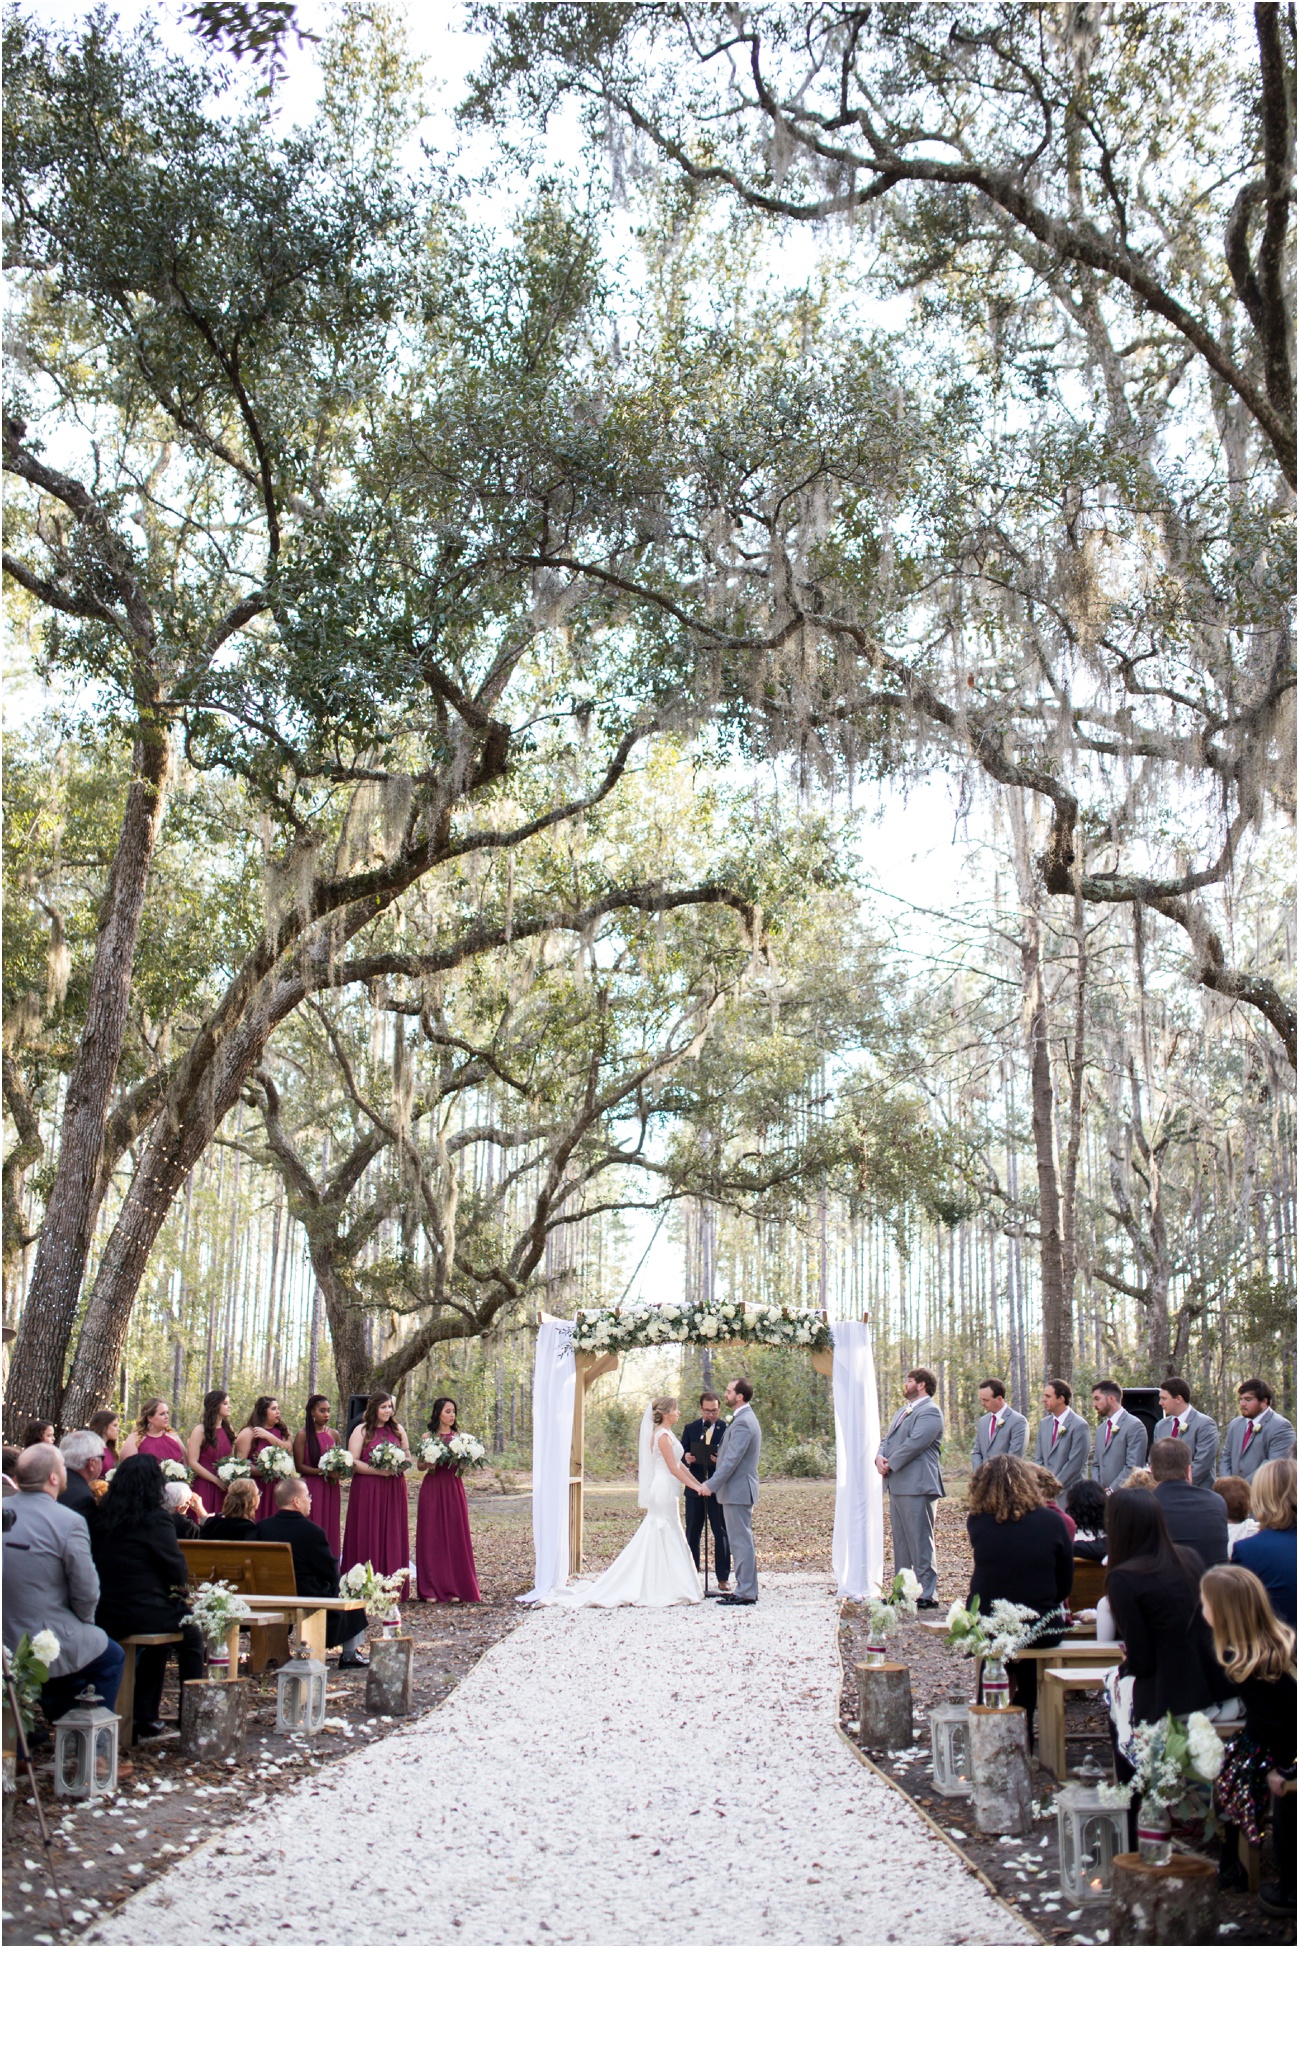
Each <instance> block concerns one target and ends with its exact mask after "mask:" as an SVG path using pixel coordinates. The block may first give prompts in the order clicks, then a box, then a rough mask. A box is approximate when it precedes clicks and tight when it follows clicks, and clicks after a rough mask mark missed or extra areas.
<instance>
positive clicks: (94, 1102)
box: [7, 716, 192, 1434]
mask: <svg viewBox="0 0 1299 2048" xmlns="http://www.w3.org/2000/svg"><path fill="white" fill-rule="evenodd" d="M168 759H169V750H168V745H167V735H166V732H165V730H164V728H163V727H162V725H161V724H160V723H157V722H155V721H154V720H153V719H152V718H149V717H147V716H146V717H144V718H142V719H141V721H140V724H139V725H138V727H137V730H136V739H135V750H134V757H133V760H132V773H131V782H130V787H129V789H128V791H127V797H126V814H125V816H124V818H123V820H122V829H121V833H120V835H119V837H118V842H117V851H116V853H115V854H114V856H113V865H112V867H111V868H110V869H109V871H108V881H107V884H106V886H105V889H104V894H103V898H102V900H101V903H100V908H99V933H98V937H97V940H96V943H95V959H94V965H93V967H92V969H91V976H90V991H89V994H88V996H87V1000H86V1021H85V1025H84V1028H83V1030H82V1033H81V1041H80V1044H79V1045H78V1048H77V1057H76V1062H75V1064H74V1066H73V1069H72V1073H71V1076H70V1078H69V1081H68V1093H67V1101H66V1106H65V1109H64V1114H63V1126H62V1131H61V1136H60V1144H59V1163H58V1166H57V1168H56V1169H55V1174H54V1185H53V1187H52V1188H51V1190H50V1198H49V1201H48V1202H47V1204H46V1208H45V1218H44V1222H43V1224H42V1226H41V1235H40V1242H39V1244H38V1246H37V1251H36V1266H35V1270H34V1271H33V1273H32V1281H31V1286H30V1287H29V1288H28V1290H27V1299H26V1302H25V1303H24V1305H23V1319H22V1323H21V1325H20V1327H19V1331H18V1338H17V1342H16V1344H15V1346H14V1358H13V1367H12V1370H11V1372H10V1376H9V1387H8V1402H9V1415H8V1417H7V1427H8V1428H9V1430H10V1433H11V1434H12V1433H13V1431H14V1429H15V1428H16V1427H19V1426H21V1425H23V1424H26V1423H28V1422H31V1421H34V1420H35V1419H36V1418H37V1417H38V1416H42V1417H45V1418H49V1417H51V1416H59V1415H60V1412H61V1408H62V1402H63V1368H64V1360H65V1357H66V1355H67V1349H68V1340H69V1338H70V1337H71V1335H72V1324H73V1320H74V1318H75V1316H76V1312H77V1302H78V1300H79V1298H80V1295H81V1287H82V1282H83V1280H84V1279H85V1272H86V1255H87V1253H88V1251H89V1249H90V1240H91V1235H92V1233H93V1231H94V1227H95V1217H96V1215H97V1213H98V1209H99V1202H100V1199H101V1189H100V1178H99V1176H100V1164H101V1160H102V1158H103V1150H104V1124H105V1120H106V1118H107V1116H108V1106H109V1100H110V1098H111V1095H112V1091H113V1084H114V1082H115V1080H116V1078H117V1068H118V1063H119V1061H120V1059H121V1054H122V1040H123V1038H124V1036H125V1033H126V1020H127V1013H128V1009H129V1005H130V996H131V975H132V968H133V965H134V961H135V945H136V938H137V936H138V933H139V929H140V916H141V913H142V911H143V909H144V897H145V887H146V884H147V882H148V879H149V870H150V867H151V866H152V862H153V851H154V847H155V845H156V844H157V838H158V828H159V825H160V824H161V822H162V814H163V807H164V803H165V800H166V788H167V767H168ZM191 1163H192V1162H191ZM186 1170H187V1171H188V1169H186ZM181 1179H182V1180H183V1179H184V1175H183V1174H182V1176H181ZM179 1185H180V1182H177V1183H176V1186H177V1187H178V1186H179ZM175 1192H176V1188H175V1187H173V1188H172V1190H171V1195H172V1196H174V1195H175ZM132 1300H134V1295H132ZM123 1335H125V1327H123ZM116 1363H117V1357H116V1354H114V1356H113V1358H112V1360H111V1362H110V1364H109V1367H108V1372H107V1375H106V1376H104V1375H103V1374H101V1375H100V1385H101V1388H102V1397H103V1399H104V1400H105V1401H108V1400H110V1399H111V1394H112V1385H113V1375H114V1369H115V1367H116Z"/></svg>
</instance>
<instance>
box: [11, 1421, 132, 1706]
mask: <svg viewBox="0 0 1299 2048" xmlns="http://www.w3.org/2000/svg"><path fill="white" fill-rule="evenodd" d="M66 1476H67V1475H66V1471H65V1468H64V1464H63V1460H62V1458H61V1457H60V1456H59V1453H58V1452H57V1451H56V1450H55V1449H54V1447H53V1445H52V1444H36V1445H34V1446H32V1447H31V1448H29V1449H28V1450H25V1451H24V1452H23V1453H22V1456H21V1457H20V1458H19V1460H18V1466H17V1473H16V1479H17V1485H16V1489H15V1491H14V1492H13V1493H12V1494H11V1495H9V1496H8V1497H7V1498H6V1500H5V1511H4V1641H5V1648H6V1649H7V1650H10V1651H12V1650H16V1649H17V1647H18V1644H19V1642H20V1641H21V1640H22V1638H23V1637H24V1636H35V1635H39V1633H40V1631H41V1630H42V1629H43V1628H48V1629H51V1630H52V1631H53V1633H54V1634H55V1635H56V1636H57V1637H58V1643H59V1654H58V1656H57V1658H56V1659H55V1661H54V1663H53V1664H52V1665H51V1666H50V1676H49V1683H48V1684H47V1685H46V1686H45V1687H44V1689H43V1691H42V1693H41V1711H42V1712H43V1713H44V1715H45V1718H46V1720H47V1721H57V1720H58V1719H59V1717H60V1716H61V1715H63V1714H66V1713H67V1712H68V1711H69V1710H70V1709H71V1708H72V1707H73V1706H75V1704H76V1699H77V1694H78V1693H79V1692H81V1691H82V1689H83V1688H84V1687H85V1686H92V1687H93V1688H94V1690H95V1692H96V1693H97V1694H98V1695H99V1699H100V1702H101V1703H102V1705H104V1706H106V1707H108V1708H110V1709H111V1708H112V1707H113V1706H115V1705H116V1702H117V1688H118V1685H119V1683H120V1681H121V1677H122V1665H123V1663H124V1662H125V1659H124V1658H123V1656H122V1652H121V1650H120V1649H119V1647H118V1645H117V1644H116V1643H110V1642H109V1640H108V1637H107V1636H106V1635H105V1633H104V1631H103V1629H102V1628H97V1627H96V1626H95V1608H96V1606H97V1604H98V1601H99V1577H98V1574H97V1573H96V1571H95V1567H94V1563H93V1561H92V1558H91V1552H90V1532H89V1529H88V1528H87V1526H86V1521H85V1518H84V1516H82V1515H78V1514H76V1513H74V1511H73V1510H72V1509H71V1508H65V1507H62V1506H61V1505H60V1503H59V1494H60V1493H61V1492H62V1490H63V1483H64V1480H65V1478H66Z"/></svg>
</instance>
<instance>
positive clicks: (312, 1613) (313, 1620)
mask: <svg viewBox="0 0 1299 2048" xmlns="http://www.w3.org/2000/svg"><path fill="white" fill-rule="evenodd" d="M180 1547H181V1552H182V1554H183V1556H184V1558H185V1563H186V1565H187V1567H188V1570H189V1582H190V1584H191V1586H201V1585H205V1584H207V1583H208V1582H209V1581H210V1580H212V1579H226V1580H228V1581H229V1582H230V1583H231V1584H232V1585H233V1586H234V1588H235V1591H236V1592H238V1593H240V1594H242V1595H243V1598H244V1599H245V1600H246V1601H247V1603H248V1605H249V1606H250V1607H251V1608H252V1609H253V1621H252V1624H251V1626H252V1627H253V1629H254V1631H255V1632H254V1635H253V1643H254V1646H256V1645H257V1643H258V1638H259V1636H260V1635H262V1634H263V1628H262V1623H263V1620H264V1621H265V1622H267V1623H269V1622H272V1621H273V1622H275V1623H279V1624H280V1630H279V1635H278V1637H277V1638H276V1639H275V1640H273V1641H271V1642H269V1643H268V1645H267V1648H266V1651H265V1653H264V1655H263V1657H262V1660H261V1662H258V1660H257V1655H256V1648H254V1655H253V1660H252V1668H253V1670H254V1671H259V1670H264V1669H265V1668H266V1664H267V1663H268V1662H269V1661H271V1660H272V1659H274V1660H275V1661H277V1662H281V1663H282V1662H283V1661H284V1660H285V1658H287V1656H288V1651H289V1643H288V1630H287V1628H285V1627H284V1626H283V1623H282V1617H283V1616H284V1615H286V1614H287V1615H288V1616H290V1617H291V1620H292V1625H293V1628H294V1631H295V1633H296V1635H297V1638H298V1646H299V1648H300V1649H301V1651H302V1652H303V1654H304V1655H306V1656H308V1657H315V1658H317V1659H319V1661H320V1662H321V1663H323V1662H324V1659H325V1625H326V1619H327V1617H328V1616H329V1615H330V1614H335V1613H341V1614H362V1615H363V1614H364V1613H365V1602H364V1601H363V1600H347V1599H341V1598H332V1599H331V1598H329V1597H327V1596H326V1595H323V1594H299V1592H298V1587H297V1580H296V1578H295V1577H294V1573H293V1551H292V1548H291V1547H290V1545H289V1544H287V1543H258V1542H257V1541H256V1540H254V1541H252V1542H249V1543H240V1542H235V1543H228V1542H225V1541H224V1540H223V1541H222V1542H220V1543H217V1542H215V1541H214V1542H210V1543H209V1542H204V1541H202V1539H200V1540H199V1541H198V1542H196V1543H182V1544H181V1546H180ZM259 1609H260V1610H263V1612H262V1613H259V1611H258V1610H259ZM272 1610H273V1611H272ZM249 1626H250V1624H249V1623H248V1622H245V1623H244V1627H245V1628H247V1627H249ZM265 1633H267V1634H269V1630H267V1631H265ZM281 1643H282V1644H283V1653H282V1654H281V1650H280V1644H281Z"/></svg>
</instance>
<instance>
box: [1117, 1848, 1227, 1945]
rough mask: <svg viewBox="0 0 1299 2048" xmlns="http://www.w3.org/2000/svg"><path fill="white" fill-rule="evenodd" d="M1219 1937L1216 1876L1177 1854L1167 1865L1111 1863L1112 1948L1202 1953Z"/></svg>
mask: <svg viewBox="0 0 1299 2048" xmlns="http://www.w3.org/2000/svg"><path fill="white" fill-rule="evenodd" d="M1217 1933H1218V1872H1217V1869H1216V1867H1215V1866H1214V1865H1213V1864H1212V1863H1210V1862H1209V1860H1208V1858H1207V1857H1205V1856H1190V1855H1187V1854H1186V1852H1185V1851H1184V1850H1180V1849H1175V1850H1174V1851H1173V1854H1172V1855H1171V1857H1170V1858H1169V1860H1168V1862H1167V1863H1143V1862H1142V1861H1141V1858H1140V1857H1139V1856H1133V1855H1129V1854H1127V1853H1125V1854H1124V1855H1122V1856H1116V1857H1115V1858H1114V1875H1113V1888H1112V1890H1111V1892H1110V1946H1111V1948H1206V1947H1209V1946H1211V1945H1212V1943H1213V1942H1214V1941H1215V1940H1216V1938H1217Z"/></svg>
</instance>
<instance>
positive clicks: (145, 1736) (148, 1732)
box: [132, 1721, 167, 1742]
mask: <svg viewBox="0 0 1299 2048" xmlns="http://www.w3.org/2000/svg"><path fill="white" fill-rule="evenodd" d="M166 1733H167V1724H166V1722H165V1721H137V1722H136V1724H135V1728H134V1730H133V1732H132V1740H133V1741H135V1742H148V1741H149V1740H150V1738H151V1737H152V1736H155V1735H165V1734H166Z"/></svg>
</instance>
